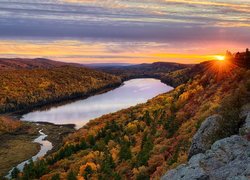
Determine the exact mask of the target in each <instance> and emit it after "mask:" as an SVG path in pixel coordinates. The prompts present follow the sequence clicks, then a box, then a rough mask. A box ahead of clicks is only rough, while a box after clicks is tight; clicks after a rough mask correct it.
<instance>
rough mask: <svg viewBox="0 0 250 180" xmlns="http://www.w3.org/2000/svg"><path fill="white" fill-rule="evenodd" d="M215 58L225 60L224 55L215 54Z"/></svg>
mask: <svg viewBox="0 0 250 180" xmlns="http://www.w3.org/2000/svg"><path fill="white" fill-rule="evenodd" d="M215 58H216V59H217V60H219V61H224V60H225V56H215Z"/></svg>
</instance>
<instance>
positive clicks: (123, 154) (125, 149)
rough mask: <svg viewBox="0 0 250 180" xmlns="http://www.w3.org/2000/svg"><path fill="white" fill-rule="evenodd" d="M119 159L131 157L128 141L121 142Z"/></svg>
mask: <svg viewBox="0 0 250 180" xmlns="http://www.w3.org/2000/svg"><path fill="white" fill-rule="evenodd" d="M119 156H120V160H128V159H131V157H132V154H131V149H130V144H129V143H128V142H124V141H123V142H122V143H121V149H120V152H119Z"/></svg>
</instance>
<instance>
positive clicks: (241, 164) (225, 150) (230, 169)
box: [162, 135, 250, 180]
mask: <svg viewBox="0 0 250 180" xmlns="http://www.w3.org/2000/svg"><path fill="white" fill-rule="evenodd" d="M249 152H250V143H249V141H247V140H246V139H245V138H243V137H241V136H238V135H234V136H231V137H229V138H225V139H222V140H219V141H216V142H215V143H214V144H213V145H212V147H211V149H210V150H208V151H206V152H205V153H204V154H202V153H200V154H197V155H195V156H193V157H192V158H191V159H190V160H189V162H188V164H186V165H180V166H179V167H177V168H176V169H174V170H171V171H169V172H168V173H167V174H166V175H165V176H163V177H162V180H224V179H226V180H236V179H239V180H245V179H249V178H250V156H249Z"/></svg>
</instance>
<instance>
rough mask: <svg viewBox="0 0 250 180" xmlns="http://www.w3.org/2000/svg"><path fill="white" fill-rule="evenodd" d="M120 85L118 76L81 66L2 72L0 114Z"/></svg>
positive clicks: (0, 75) (86, 94)
mask: <svg viewBox="0 0 250 180" xmlns="http://www.w3.org/2000/svg"><path fill="white" fill-rule="evenodd" d="M119 84H121V80H120V78H119V77H116V76H113V75H109V74H106V73H102V72H98V71H95V70H91V69H87V68H83V67H74V66H62V67H52V68H48V69H44V68H43V69H39V68H38V69H37V68H35V69H17V70H1V73H0V88H1V89H0V113H4V112H11V111H16V110H24V109H27V108H32V107H36V106H42V105H46V104H49V103H54V102H61V101H62V100H70V99H72V98H78V97H86V96H88V95H90V94H91V93H94V92H98V91H100V90H102V89H105V88H109V87H113V86H117V85H119Z"/></svg>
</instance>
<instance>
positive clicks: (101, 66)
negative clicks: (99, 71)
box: [83, 63, 133, 68]
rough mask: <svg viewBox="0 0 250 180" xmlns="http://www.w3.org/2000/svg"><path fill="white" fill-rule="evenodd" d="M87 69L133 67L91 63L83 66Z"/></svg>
mask: <svg viewBox="0 0 250 180" xmlns="http://www.w3.org/2000/svg"><path fill="white" fill-rule="evenodd" d="M83 65H84V66H85V67H91V68H110V67H112V68H114V67H124V66H132V65H133V64H130V63H91V64H83Z"/></svg>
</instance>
